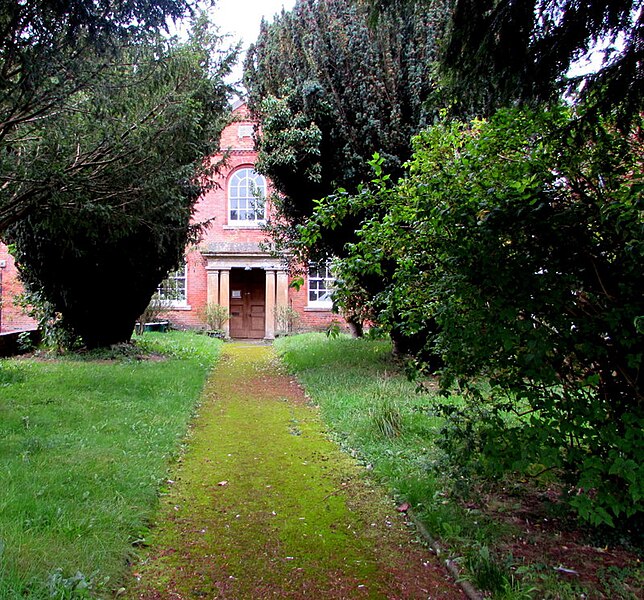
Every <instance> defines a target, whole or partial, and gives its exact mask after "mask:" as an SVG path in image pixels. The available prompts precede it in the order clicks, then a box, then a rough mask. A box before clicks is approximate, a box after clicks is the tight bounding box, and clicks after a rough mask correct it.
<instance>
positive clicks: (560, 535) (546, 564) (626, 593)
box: [467, 486, 644, 600]
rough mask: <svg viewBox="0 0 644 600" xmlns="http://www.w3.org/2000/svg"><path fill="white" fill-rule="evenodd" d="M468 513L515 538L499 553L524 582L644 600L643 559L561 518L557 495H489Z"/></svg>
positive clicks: (534, 492) (534, 491)
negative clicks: (483, 517)
mask: <svg viewBox="0 0 644 600" xmlns="http://www.w3.org/2000/svg"><path fill="white" fill-rule="evenodd" d="M467 508H468V509H475V510H479V511H480V512H481V513H482V514H483V515H486V516H487V517H489V518H490V519H492V520H493V521H495V522H497V523H499V524H501V525H502V526H503V527H504V528H506V529H507V530H509V531H510V532H511V533H509V534H507V535H505V536H503V537H502V538H501V540H500V542H499V543H498V544H497V545H496V552H497V556H498V557H499V558H501V559H503V557H509V556H511V557H512V567H511V568H512V570H514V571H515V572H517V573H518V575H519V576H524V577H525V576H528V577H533V578H536V579H540V580H545V579H551V580H553V581H554V582H556V581H559V582H560V585H562V586H566V587H567V588H570V589H571V590H576V589H578V590H580V593H583V597H585V598H597V599H603V598H609V599H611V600H612V599H613V598H628V599H636V598H644V575H643V573H642V557H641V554H639V553H638V551H636V550H634V549H632V548H628V547H626V546H624V545H621V544H616V543H608V542H607V541H606V540H600V539H599V538H597V537H596V539H592V537H591V532H590V531H587V530H584V529H583V528H580V526H579V523H578V522H577V521H575V520H573V518H572V517H570V516H568V517H563V516H559V514H562V511H561V510H558V509H559V508H560V507H559V506H558V491H557V490H554V489H553V490H543V489H536V488H531V487H529V486H526V487H525V489H523V490H522V491H521V492H520V493H516V494H509V493H501V492H499V493H495V494H487V495H485V496H484V498H483V499H482V502H480V503H477V504H469V505H468V506H467ZM594 535H595V536H597V534H596V533H595V534H594ZM581 590H585V592H581ZM554 597H556V596H554Z"/></svg>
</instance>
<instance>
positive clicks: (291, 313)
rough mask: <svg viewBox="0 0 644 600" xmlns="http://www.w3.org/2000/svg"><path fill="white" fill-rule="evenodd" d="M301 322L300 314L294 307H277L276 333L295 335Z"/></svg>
mask: <svg viewBox="0 0 644 600" xmlns="http://www.w3.org/2000/svg"><path fill="white" fill-rule="evenodd" d="M299 320H300V314H299V313H298V312H297V311H296V310H295V309H294V308H293V307H292V306H284V305H279V306H276V307H275V333H277V334H288V333H293V332H294V331H295V330H296V328H297V323H298V321H299Z"/></svg>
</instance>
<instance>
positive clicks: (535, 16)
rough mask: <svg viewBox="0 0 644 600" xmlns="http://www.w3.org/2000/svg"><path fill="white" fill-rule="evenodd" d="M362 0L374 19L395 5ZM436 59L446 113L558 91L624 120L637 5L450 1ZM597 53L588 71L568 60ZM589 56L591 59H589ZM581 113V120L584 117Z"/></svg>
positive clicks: (631, 90) (488, 110) (637, 35)
mask: <svg viewBox="0 0 644 600" xmlns="http://www.w3.org/2000/svg"><path fill="white" fill-rule="evenodd" d="M415 1H416V0H370V4H371V7H372V10H373V12H374V13H375V14H376V15H378V14H380V13H382V12H383V11H386V10H387V8H388V7H390V6H392V5H394V6H395V5H396V4H399V3H401V2H402V3H403V4H414V3H415ZM450 5H451V18H450V24H449V28H448V34H447V36H446V40H445V44H444V46H443V49H442V52H441V55H440V57H439V64H440V67H439V72H440V75H441V86H442V88H443V90H442V93H443V94H444V97H445V98H446V100H447V102H448V104H449V105H450V106H451V108H452V110H453V112H455V113H457V114H460V115H464V114H469V115H479V116H480V115H491V114H493V113H494V111H495V110H496V109H498V108H500V107H503V106H511V105H513V104H515V103H528V104H538V103H541V102H550V101H552V100H555V102H556V101H558V99H559V98H560V97H561V93H562V92H563V91H565V90H567V91H568V92H572V93H573V94H574V95H579V96H580V97H581V99H582V100H583V101H584V102H585V103H586V104H587V105H588V107H591V108H592V111H591V113H589V114H597V113H598V114H602V113H606V112H609V111H613V110H616V109H617V111H618V115H619V120H620V121H622V122H625V123H628V122H629V121H630V119H631V117H632V116H634V115H637V114H638V113H639V112H641V110H642V98H644V59H643V43H644V42H643V41H642V40H644V12H643V11H642V2H641V0H586V1H585V2H578V1H576V0H563V1H561V0H531V1H529V2H526V1H524V2H515V1H514V0H452V2H450ZM593 51H595V52H600V53H602V54H603V57H602V58H603V61H602V64H601V66H599V67H595V68H594V70H593V69H588V70H589V71H590V73H589V74H582V75H576V74H575V73H572V74H571V72H570V68H571V67H572V66H574V64H575V61H581V62H582V63H583V62H584V60H588V58H589V56H590V54H591V53H592V52H593ZM595 58H597V57H595ZM587 116H589V115H587Z"/></svg>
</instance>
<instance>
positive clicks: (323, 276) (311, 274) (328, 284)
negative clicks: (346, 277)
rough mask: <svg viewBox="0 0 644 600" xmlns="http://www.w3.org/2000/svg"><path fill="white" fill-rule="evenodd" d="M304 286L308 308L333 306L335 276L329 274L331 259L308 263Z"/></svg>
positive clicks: (328, 308)
mask: <svg viewBox="0 0 644 600" xmlns="http://www.w3.org/2000/svg"><path fill="white" fill-rule="evenodd" d="M306 279H307V286H306V288H307V289H306V297H307V301H308V304H307V306H308V308H324V309H327V310H330V309H331V308H333V285H334V284H335V277H333V275H332V274H331V261H330V260H329V261H326V262H325V263H318V264H316V263H309V271H308V277H307V278H306Z"/></svg>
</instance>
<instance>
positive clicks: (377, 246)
mask: <svg viewBox="0 0 644 600" xmlns="http://www.w3.org/2000/svg"><path fill="white" fill-rule="evenodd" d="M570 124H571V118H570V116H569V115H568V113H567V111H566V110H563V109H559V110H552V111H546V112H540V111H536V112H530V111H520V110H507V111H501V112H499V113H498V114H497V115H496V116H495V117H494V118H493V119H492V120H491V121H490V122H481V121H475V122H474V123H472V124H471V125H468V124H464V123H458V122H444V123H440V124H438V125H436V126H434V127H432V128H429V129H428V130H427V131H425V132H423V133H422V134H421V135H420V136H418V138H417V139H416V141H415V144H416V145H415V148H416V153H415V156H414V159H413V160H412V161H411V162H410V165H409V177H408V178H407V179H405V180H401V181H400V183H399V184H398V185H397V186H391V185H388V184H387V182H385V181H383V180H382V178H380V179H377V180H376V182H375V183H374V184H373V186H372V188H370V189H367V188H365V189H363V190H362V192H361V193H360V194H358V195H357V196H355V197H354V198H344V197H341V201H340V202H338V203H337V205H334V204H333V202H332V200H331V199H329V200H328V201H327V202H326V203H321V204H320V208H319V215H320V218H321V219H328V218H329V215H332V214H334V212H335V211H336V210H340V211H341V210H343V208H344V207H345V206H347V207H348V206H351V207H352V203H353V202H363V203H364V202H378V203H380V205H381V206H383V207H387V213H386V215H385V216H384V217H383V218H382V219H379V220H375V219H372V220H370V221H365V222H364V224H363V227H362V229H361V230H360V232H359V238H360V241H359V242H358V243H356V244H354V245H352V246H350V252H351V254H350V255H349V257H348V258H347V259H345V260H344V261H340V263H339V268H340V272H342V271H343V270H344V271H348V272H352V271H353V270H370V271H371V272H373V273H375V274H379V273H381V272H382V271H381V266H380V265H381V263H382V261H383V260H394V261H395V269H394V270H393V275H392V276H391V277H390V278H389V279H388V280H387V286H386V289H385V290H384V291H383V292H382V293H381V294H378V295H377V296H376V298H375V300H374V302H375V304H376V305H378V307H379V309H380V312H379V318H380V320H381V321H382V322H383V323H385V324H387V325H388V326H389V327H390V328H393V327H395V326H398V327H402V328H404V329H406V330H408V331H409V332H410V333H411V334H414V333H417V332H421V333H423V336H422V338H423V340H424V342H425V343H424V345H423V346H422V347H419V348H416V349H415V357H416V361H417V363H416V364H417V367H418V368H419V369H420V370H421V371H427V370H433V369H432V367H433V366H434V365H433V364H432V362H433V358H434V357H435V355H436V354H439V355H440V357H441V358H442V359H443V360H444V361H445V366H444V368H443V370H442V385H443V388H444V389H445V390H446V391H447V390H449V389H450V388H451V386H452V385H454V384H458V385H459V386H460V387H461V388H462V389H463V390H464V391H466V392H467V394H468V398H469V400H468V403H467V404H466V406H465V407H464V408H463V409H462V410H456V409H454V408H453V407H452V406H448V407H447V409H446V412H448V413H449V414H451V417H452V419H451V423H452V424H453V427H454V430H453V431H452V435H451V436H450V437H449V443H450V444H451V449H452V451H455V450H456V449H457V448H458V447H461V448H462V450H463V451H462V452H461V453H459V454H458V456H456V455H455V456H454V459H455V460H456V461H458V460H467V461H470V460H473V461H474V462H476V463H477V464H478V466H479V467H480V468H481V469H482V470H484V471H485V472H487V473H488V474H499V473H501V472H503V470H505V469H519V470H522V471H526V472H530V471H531V470H532V471H534V470H535V469H536V470H542V469H546V470H547V469H557V470H560V471H561V472H562V473H563V475H564V478H565V480H566V481H567V482H568V483H569V486H570V487H569V490H570V497H569V501H570V503H571V505H573V506H574V507H575V508H576V509H577V510H578V511H579V513H580V515H581V516H582V517H583V518H585V519H588V520H590V521H591V522H593V523H595V524H598V523H607V524H610V525H614V524H615V523H616V518H620V519H621V518H629V517H634V516H635V515H636V514H641V511H642V500H643V498H644V490H643V489H642V481H643V480H644V478H643V477H642V473H641V466H640V465H641V464H642V457H643V455H644V447H642V438H641V428H642V424H644V414H643V413H642V390H641V376H642V375H641V363H642V350H641V348H642V345H641V332H640V331H638V329H637V325H636V323H637V319H638V318H639V317H640V316H641V315H642V314H643V313H644V305H643V304H642V296H641V292H640V290H641V289H642V287H643V285H642V272H641V262H642V256H643V253H644V246H643V244H642V240H643V239H644V236H643V235H642V234H643V227H644V224H643V220H642V210H643V205H642V193H641V191H642V189H643V188H642V184H643V181H642V175H641V173H642V168H641V167H642V161H643V159H644V155H643V154H642V147H643V146H642V140H641V129H639V128H637V127H636V128H634V129H633V130H632V132H631V134H630V135H629V136H626V137H625V136H623V135H621V134H620V133H619V132H617V131H616V129H615V128H614V127H613V126H611V124H610V123H607V122H604V123H602V124H601V125H598V126H597V127H596V128H595V130H594V132H593V134H594V135H593V137H592V138H591V139H590V140H589V139H587V138H580V137H579V134H578V132H577V131H576V130H575V129H574V128H571V126H570ZM352 210H353V207H352ZM311 229H312V230H315V225H313V226H312V227H311ZM401 317H402V318H401ZM434 323H436V324H437V325H438V328H435V327H434ZM427 331H430V332H432V333H431V334H429V335H427V333H426V332H427ZM482 377H484V378H488V379H489V381H490V385H491V390H490V391H489V393H488V391H487V390H482V389H481V387H480V386H479V385H478V383H479V381H480V379H481V378H482ZM481 415H485V418H484V419H481V418H480V417H481ZM510 415H512V416H510ZM454 432H458V433H457V434H455V433H454ZM455 435H457V437H454V436H455ZM458 436H460V437H458ZM472 436H474V437H472ZM458 440H461V442H463V441H465V440H469V441H468V442H467V445H464V446H459V444H460V442H458ZM454 442H456V445H454Z"/></svg>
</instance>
